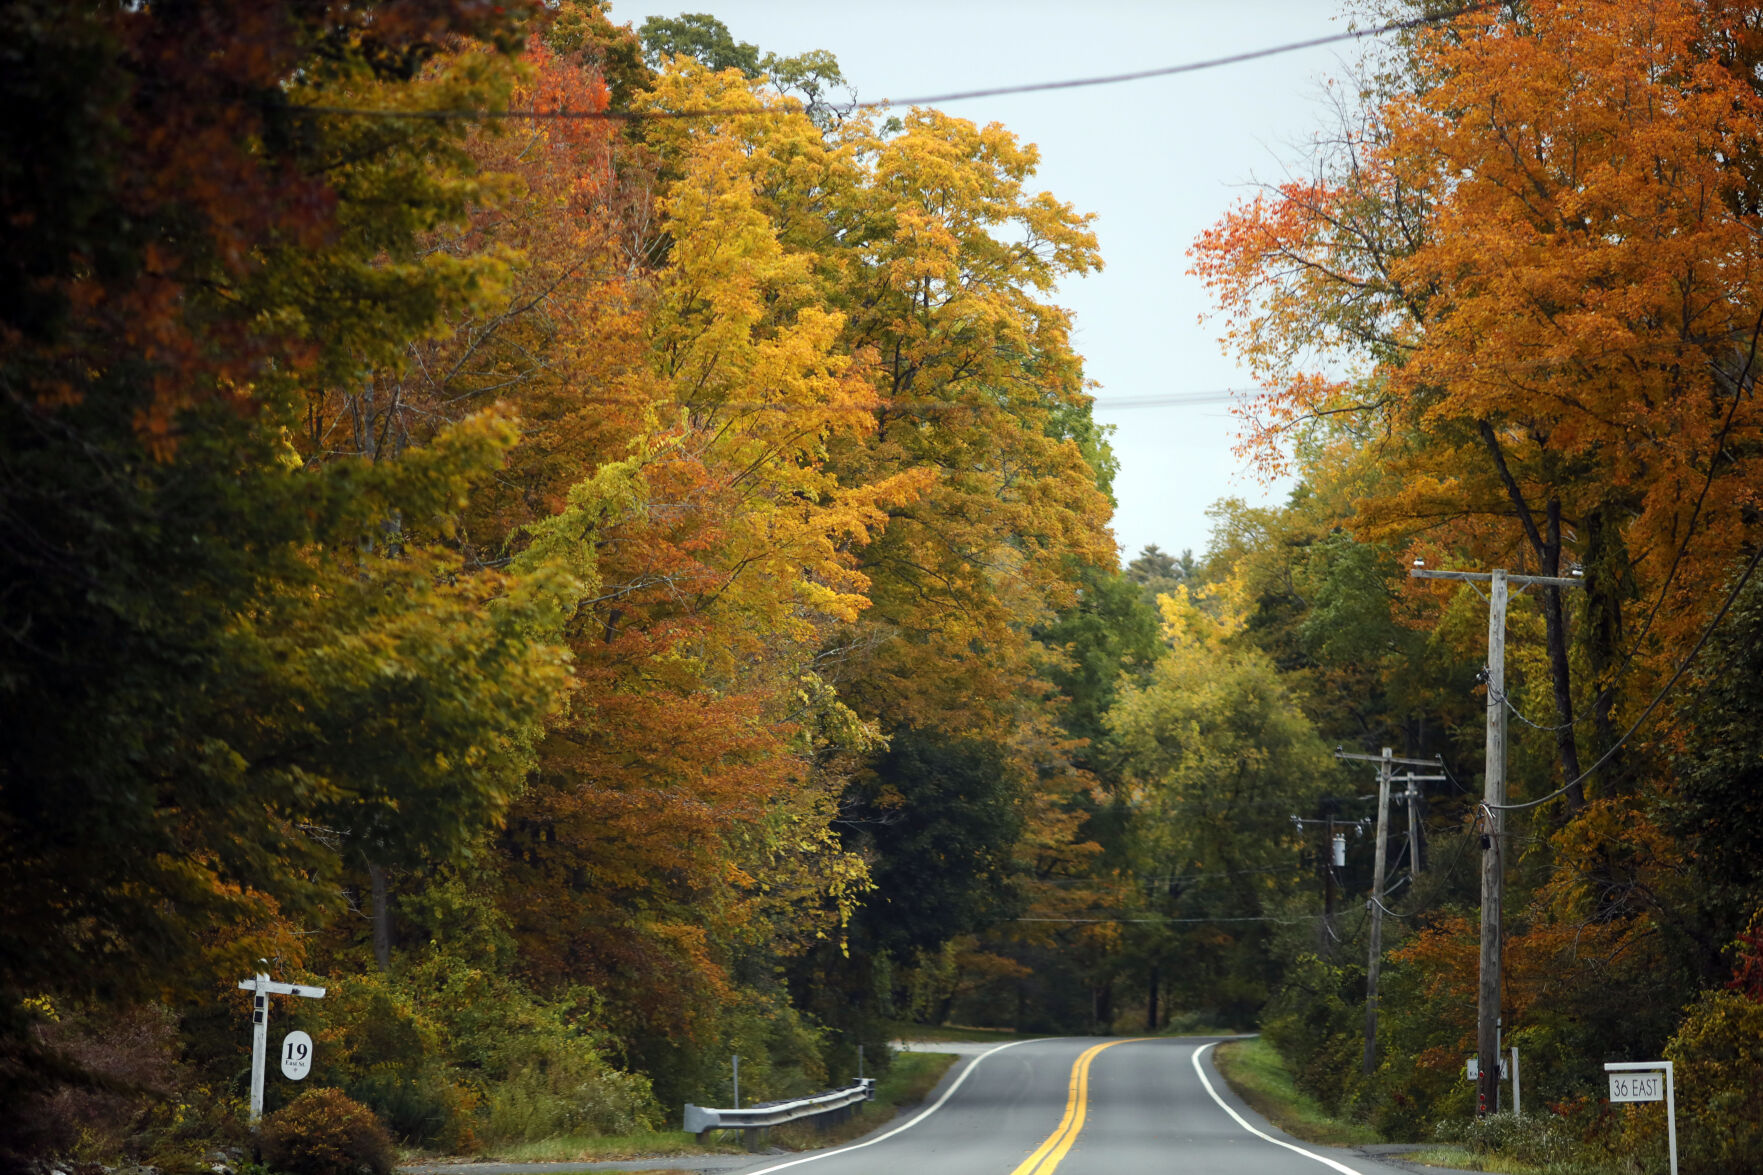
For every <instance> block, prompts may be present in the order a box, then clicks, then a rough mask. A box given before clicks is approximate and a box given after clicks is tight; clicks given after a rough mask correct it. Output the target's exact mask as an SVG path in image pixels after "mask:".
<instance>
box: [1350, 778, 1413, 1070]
mask: <svg viewBox="0 0 1763 1175" xmlns="http://www.w3.org/2000/svg"><path fill="white" fill-rule="evenodd" d="M1334 757H1335V758H1337V759H1357V760H1360V761H1361V762H1367V763H1376V764H1377V765H1378V767H1377V860H1376V862H1375V863H1374V864H1373V865H1372V869H1371V878H1372V880H1371V899H1370V900H1369V901H1368V902H1366V909H1367V910H1368V911H1369V912H1370V914H1371V954H1370V958H1369V959H1368V960H1367V962H1366V967H1365V1072H1366V1073H1370V1072H1371V1071H1372V1070H1373V1069H1374V1068H1375V1067H1376V1065H1377V980H1378V972H1379V970H1380V969H1381V968H1382V964H1383V898H1384V858H1385V856H1386V854H1387V852H1388V849H1389V843H1390V842H1389V822H1388V818H1389V806H1390V779H1391V776H1392V773H1393V771H1394V769H1395V766H1396V764H1398V763H1400V764H1402V765H1404V766H1408V767H1436V766H1438V761H1437V760H1436V759H1430V760H1429V759H1398V758H1396V757H1395V756H1394V755H1392V754H1391V752H1390V748H1388V747H1385V748H1384V749H1383V754H1381V755H1356V754H1353V753H1351V752H1349V751H1341V750H1337V751H1335V753H1334ZM1330 831H1332V829H1331V830H1330Z"/></svg>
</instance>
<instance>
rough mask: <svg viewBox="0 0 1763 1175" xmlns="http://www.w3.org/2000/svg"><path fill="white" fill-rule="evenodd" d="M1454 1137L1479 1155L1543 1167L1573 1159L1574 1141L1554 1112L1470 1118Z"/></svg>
mask: <svg viewBox="0 0 1763 1175" xmlns="http://www.w3.org/2000/svg"><path fill="white" fill-rule="evenodd" d="M1457 1139H1458V1141H1461V1142H1462V1143H1463V1144H1464V1145H1465V1146H1467V1147H1468V1148H1469V1149H1470V1150H1471V1151H1473V1152H1474V1153H1476V1154H1478V1155H1488V1154H1495V1155H1503V1156H1505V1157H1506V1158H1509V1159H1517V1160H1518V1161H1519V1162H1521V1163H1529V1164H1531V1165H1532V1166H1537V1167H1545V1166H1548V1165H1550V1164H1558V1163H1568V1162H1571V1161H1573V1159H1574V1158H1575V1156H1576V1153H1577V1146H1576V1140H1575V1139H1574V1137H1573V1133H1572V1131H1570V1130H1569V1129H1568V1128H1567V1124H1566V1123H1564V1122H1563V1121H1561V1119H1560V1118H1557V1117H1556V1116H1555V1115H1554V1114H1528V1115H1526V1116H1524V1117H1522V1118H1519V1117H1515V1116H1514V1115H1513V1114H1512V1113H1511V1112H1510V1111H1501V1112H1500V1113H1498V1114H1489V1115H1487V1116H1486V1117H1484V1118H1471V1119H1469V1120H1468V1121H1467V1122H1465V1123H1463V1124H1461V1126H1460V1127H1458V1129H1457Z"/></svg>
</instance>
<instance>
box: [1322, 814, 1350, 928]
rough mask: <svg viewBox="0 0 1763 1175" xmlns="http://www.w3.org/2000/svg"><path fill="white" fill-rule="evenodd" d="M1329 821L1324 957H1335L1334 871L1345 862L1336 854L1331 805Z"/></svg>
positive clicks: (1324, 862)
mask: <svg viewBox="0 0 1763 1175" xmlns="http://www.w3.org/2000/svg"><path fill="white" fill-rule="evenodd" d="M1324 819H1325V820H1326V821H1327V828H1328V842H1327V843H1326V844H1325V845H1324V846H1323V849H1322V957H1323V958H1325V959H1330V958H1333V957H1334V944H1335V932H1334V871H1335V870H1336V869H1337V868H1339V867H1340V866H1341V865H1342V864H1344V863H1345V862H1343V861H1341V860H1340V859H1339V857H1338V856H1337V855H1336V852H1335V842H1334V838H1335V831H1334V807H1333V805H1332V804H1331V805H1330V806H1329V808H1328V811H1327V812H1326V813H1325V815H1324Z"/></svg>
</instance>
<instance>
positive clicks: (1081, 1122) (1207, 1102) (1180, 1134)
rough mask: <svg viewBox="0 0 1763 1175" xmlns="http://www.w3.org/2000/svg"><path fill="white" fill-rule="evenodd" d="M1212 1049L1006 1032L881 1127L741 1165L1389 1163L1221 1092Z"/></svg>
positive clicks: (829, 1170)
mask: <svg viewBox="0 0 1763 1175" xmlns="http://www.w3.org/2000/svg"><path fill="white" fill-rule="evenodd" d="M1210 1051H1211V1042H1210V1041H1209V1040H1208V1039H1207V1038H1193V1037H1189V1038H1169V1037H1164V1038H1155V1039H1149V1040H1129V1039H1121V1038H1109V1039H1095V1038H1090V1039H1085V1038H1081V1037H1077V1038H1072V1037H1066V1038H1060V1039H1053V1040H1032V1041H1020V1042H1012V1043H1010V1044H1006V1045H1001V1046H998V1047H996V1048H993V1049H991V1050H989V1051H987V1052H985V1053H983V1054H981V1055H980V1056H978V1057H975V1058H973V1059H972V1060H971V1061H968V1062H967V1063H966V1064H965V1065H963V1066H961V1067H960V1068H959V1069H958V1070H957V1071H956V1072H955V1073H954V1074H953V1075H952V1077H951V1078H950V1079H949V1080H947V1081H945V1083H944V1085H943V1086H942V1087H941V1088H940V1090H939V1091H938V1092H937V1093H935V1094H933V1095H932V1098H931V1100H930V1101H929V1102H928V1103H927V1105H926V1106H925V1108H924V1109H923V1110H920V1111H919V1112H918V1113H917V1114H915V1115H913V1116H912V1117H911V1118H908V1119H906V1120H905V1121H904V1122H903V1123H901V1124H899V1125H896V1126H894V1127H892V1128H891V1129H888V1130H884V1131H881V1132H879V1133H877V1134H875V1135H872V1136H870V1137H869V1138H868V1139H865V1140H863V1141H860V1142H858V1143H855V1144H852V1145H848V1146H845V1147H840V1148H834V1149H830V1150H826V1151H817V1152H813V1153H810V1154H806V1155H794V1156H790V1157H788V1158H783V1157H776V1158H772V1159H768V1160H763V1161H759V1162H756V1163H754V1164H753V1165H752V1166H749V1167H744V1168H742V1169H741V1175H767V1173H769V1172H779V1173H780V1175H781V1173H783V1172H788V1173H789V1175H894V1173H899V1175H1054V1173H1055V1172H1057V1173H1058V1175H1186V1173H1192V1175H1329V1173H1330V1172H1332V1173H1333V1175H1398V1173H1397V1169H1396V1168H1394V1167H1390V1166H1388V1165H1386V1164H1383V1163H1379V1162H1376V1161H1375V1160H1371V1159H1367V1158H1365V1157H1363V1156H1361V1155H1357V1154H1355V1153H1353V1152H1351V1151H1342V1150H1335V1149H1331V1148H1327V1147H1317V1146H1311V1145H1309V1144H1307V1143H1298V1142H1295V1141H1294V1140H1291V1139H1289V1138H1287V1136H1285V1135H1283V1134H1280V1133H1279V1132H1278V1131H1276V1130H1274V1129H1273V1128H1272V1127H1270V1126H1269V1125H1267V1123H1266V1122H1265V1121H1263V1120H1262V1119H1261V1118H1260V1117H1259V1116H1258V1115H1256V1114H1255V1113H1254V1112H1253V1111H1252V1110H1250V1109H1249V1108H1248V1107H1247V1106H1244V1105H1243V1104H1242V1103H1241V1102H1240V1101H1238V1100H1237V1098H1236V1097H1235V1096H1234V1095H1232V1094H1231V1093H1230V1091H1229V1090H1228V1089H1227V1088H1226V1087H1225V1085H1224V1083H1223V1081H1222V1080H1220V1079H1219V1077H1218V1073H1217V1070H1215V1069H1214V1068H1213V1067H1212V1065H1211V1062H1210V1059H1209V1056H1208V1054H1209V1053H1210Z"/></svg>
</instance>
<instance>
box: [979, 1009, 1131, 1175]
mask: <svg viewBox="0 0 1763 1175" xmlns="http://www.w3.org/2000/svg"><path fill="white" fill-rule="evenodd" d="M1149 1039H1151V1038H1150V1037H1144V1036H1136V1037H1129V1038H1127V1039H1124V1040H1110V1041H1106V1042H1104V1043H1102V1044H1099V1045H1095V1046H1093V1047H1091V1048H1088V1049H1085V1050H1084V1052H1083V1055H1082V1056H1080V1057H1078V1059H1077V1060H1076V1061H1075V1062H1074V1063H1073V1064H1072V1066H1071V1085H1070V1087H1069V1090H1068V1092H1067V1094H1066V1097H1065V1117H1063V1118H1061V1119H1059V1128H1058V1129H1057V1130H1055V1131H1053V1133H1051V1134H1049V1135H1048V1136H1047V1141H1046V1142H1043V1143H1042V1144H1041V1145H1040V1146H1038V1147H1036V1148H1035V1153H1034V1154H1032V1155H1030V1156H1029V1157H1028V1158H1026V1159H1024V1160H1023V1161H1022V1165H1021V1166H1019V1167H1017V1168H1016V1170H1014V1171H1012V1172H1011V1173H1010V1175H1052V1173H1053V1170H1054V1168H1056V1167H1058V1166H1059V1163H1060V1161H1061V1160H1063V1159H1064V1158H1065V1155H1066V1152H1067V1151H1069V1150H1071V1144H1072V1143H1074V1142H1076V1141H1077V1134H1078V1131H1080V1130H1082V1129H1083V1128H1084V1114H1085V1113H1086V1112H1087V1111H1088V1108H1089V1101H1090V1062H1092V1061H1094V1060H1095V1059H1096V1054H1097V1053H1099V1052H1101V1051H1102V1050H1103V1049H1111V1048H1113V1047H1114V1046H1115V1045H1117V1044H1132V1043H1133V1042H1134V1041H1135V1040H1149Z"/></svg>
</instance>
